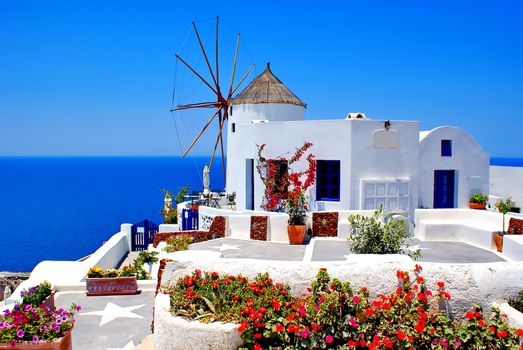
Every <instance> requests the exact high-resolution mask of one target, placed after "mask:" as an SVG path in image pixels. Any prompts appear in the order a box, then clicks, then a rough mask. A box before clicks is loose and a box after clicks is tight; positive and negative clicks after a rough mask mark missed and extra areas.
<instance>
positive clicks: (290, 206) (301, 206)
mask: <svg viewBox="0 0 523 350" xmlns="http://www.w3.org/2000/svg"><path fill="white" fill-rule="evenodd" d="M285 212H286V213H287V214H288V215H289V222H288V223H289V226H287V234H288V236H289V243H290V244H303V240H304V238H305V220H306V219H307V199H306V197H305V193H303V191H301V190H299V189H295V190H294V191H293V193H292V194H290V195H289V199H287V201H286V202H285Z"/></svg>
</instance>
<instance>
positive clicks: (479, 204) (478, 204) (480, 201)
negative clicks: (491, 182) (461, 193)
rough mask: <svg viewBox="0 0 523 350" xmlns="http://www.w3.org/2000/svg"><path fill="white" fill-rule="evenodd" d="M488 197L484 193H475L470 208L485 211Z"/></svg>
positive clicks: (470, 201) (471, 198)
mask: <svg viewBox="0 0 523 350" xmlns="http://www.w3.org/2000/svg"><path fill="white" fill-rule="evenodd" d="M487 201H488V196H487V195H484V194H482V193H475V194H473V195H472V196H471V197H470V200H469V208H470V209H479V210H485V207H486V206H487Z"/></svg>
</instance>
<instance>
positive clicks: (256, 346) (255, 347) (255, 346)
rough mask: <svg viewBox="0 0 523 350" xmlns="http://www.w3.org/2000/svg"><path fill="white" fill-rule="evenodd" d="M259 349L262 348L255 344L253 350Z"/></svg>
mask: <svg viewBox="0 0 523 350" xmlns="http://www.w3.org/2000/svg"><path fill="white" fill-rule="evenodd" d="M261 348H262V347H261V345H260V344H258V343H256V344H255V345H254V350H261Z"/></svg>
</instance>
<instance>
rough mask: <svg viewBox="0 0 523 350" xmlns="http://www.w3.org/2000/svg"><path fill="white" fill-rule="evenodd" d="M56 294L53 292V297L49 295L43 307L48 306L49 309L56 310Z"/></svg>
mask: <svg viewBox="0 0 523 350" xmlns="http://www.w3.org/2000/svg"><path fill="white" fill-rule="evenodd" d="M54 294H55V292H51V295H49V296H48V297H47V298H46V299H45V300H44V301H43V302H42V305H44V306H47V307H48V308H49V309H51V310H54V309H55V308H56V307H55V303H54Z"/></svg>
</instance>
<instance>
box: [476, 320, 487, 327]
mask: <svg viewBox="0 0 523 350" xmlns="http://www.w3.org/2000/svg"><path fill="white" fill-rule="evenodd" d="M478 324H479V326H480V327H485V326H486V325H487V324H486V323H485V321H483V320H478Z"/></svg>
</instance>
